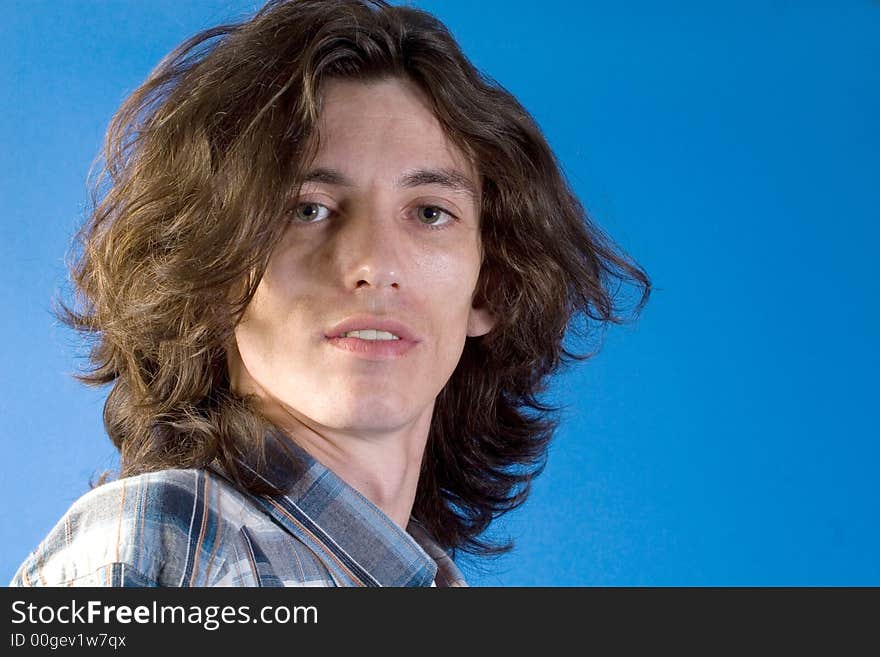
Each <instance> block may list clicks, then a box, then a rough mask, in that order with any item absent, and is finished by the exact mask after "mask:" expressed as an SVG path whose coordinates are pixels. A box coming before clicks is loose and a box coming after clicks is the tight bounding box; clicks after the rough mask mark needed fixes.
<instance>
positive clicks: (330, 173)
mask: <svg viewBox="0 0 880 657" xmlns="http://www.w3.org/2000/svg"><path fill="white" fill-rule="evenodd" d="M303 182H316V183H323V184H325V185H337V186H340V187H354V183H353V182H352V181H351V180H350V179H349V178H347V177H346V176H345V174H343V173H342V172H341V171H339V170H338V169H328V168H325V167H319V168H317V169H312V170H311V171H309V172H308V173H307V174H306V175H305V177H304V178H303ZM420 185H439V186H440V187H446V188H447V189H450V190H452V191H455V192H464V193H465V194H468V195H469V196H471V197H473V198H476V197H477V188H476V186H475V185H474V183H473V181H472V180H471V179H470V178H469V177H468V176H466V175H465V174H463V173H461V172H460V171H456V170H455V169H447V168H440V169H413V170H412V171H407V172H406V173H404V174H403V175H402V176H400V178H398V179H397V180H396V181H395V186H396V187H400V188H402V189H409V188H411V187H419V186H420Z"/></svg>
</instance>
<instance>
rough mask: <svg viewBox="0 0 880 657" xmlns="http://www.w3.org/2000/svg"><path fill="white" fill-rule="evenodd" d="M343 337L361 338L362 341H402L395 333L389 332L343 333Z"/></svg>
mask: <svg viewBox="0 0 880 657" xmlns="http://www.w3.org/2000/svg"><path fill="white" fill-rule="evenodd" d="M342 337H343V338H360V339H361V340H400V338H399V337H397V336H396V335H394V334H393V333H389V332H388V331H376V330H373V329H366V330H363V331H349V332H348V333H343V335H342Z"/></svg>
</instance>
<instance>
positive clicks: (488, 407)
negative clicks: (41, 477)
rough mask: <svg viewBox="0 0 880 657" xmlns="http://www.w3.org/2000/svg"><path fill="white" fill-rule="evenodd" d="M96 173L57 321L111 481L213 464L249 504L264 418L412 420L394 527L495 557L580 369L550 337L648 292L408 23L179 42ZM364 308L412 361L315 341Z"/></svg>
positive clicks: (271, 15)
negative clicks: (117, 463)
mask: <svg viewBox="0 0 880 657" xmlns="http://www.w3.org/2000/svg"><path fill="white" fill-rule="evenodd" d="M105 160H106V163H105V173H106V177H107V182H108V184H107V186H106V187H104V188H101V189H103V190H105V191H104V192H103V193H102V194H101V195H100V198H98V195H96V206H95V209H94V212H93V214H92V216H91V218H90V221H89V222H88V223H87V224H86V225H85V226H84V227H83V229H82V231H81V233H80V239H81V241H82V244H83V252H82V255H81V257H80V258H79V260H78V262H77V263H76V264H75V266H74V268H73V280H74V282H75V284H76V285H77V288H78V291H79V293H80V296H81V298H82V299H83V300H84V301H85V307H84V309H83V310H82V311H80V312H74V311H72V310H70V309H68V308H66V307H64V319H65V320H66V321H67V322H68V323H69V324H71V325H73V326H75V327H77V328H79V329H81V330H85V331H88V332H92V333H95V334H96V335H97V337H98V342H97V344H96V346H95V348H94V349H93V351H92V354H91V359H92V364H93V366H94V370H93V372H92V373H90V374H87V375H84V376H82V377H80V378H81V379H82V380H84V381H87V382H92V383H111V382H112V383H113V384H114V386H113V389H112V390H111V392H110V395H109V396H108V399H107V404H106V406H105V425H106V427H107V430H108V433H109V434H110V436H111V438H112V439H113V440H114V442H115V443H116V445H117V446H118V447H119V448H120V450H121V452H122V465H123V473H125V474H133V473H136V472H140V471H143V470H147V469H156V468H162V467H189V466H199V465H204V464H206V463H208V462H210V461H211V460H212V459H215V458H217V459H220V460H221V461H222V462H223V463H224V465H225V467H226V469H227V470H228V471H230V472H232V473H233V475H234V476H236V477H237V478H239V483H240V484H241V485H242V486H246V487H250V488H252V489H253V490H257V489H258V488H259V484H258V480H257V479H248V478H247V477H246V476H244V474H243V472H244V470H242V469H237V468H236V463H237V462H239V461H245V462H247V463H248V465H249V466H250V467H252V468H254V469H256V470H257V471H259V469H260V467H261V466H260V462H259V459H258V458H257V457H256V456H254V449H253V448H254V447H255V446H259V445H260V444H261V442H262V440H263V436H264V435H265V430H266V428H267V426H268V424H267V423H275V424H277V423H278V422H277V419H278V418H277V417H276V416H275V415H273V413H276V412H277V410H278V409H284V408H285V407H286V408H287V409H288V410H289V409H295V410H297V411H299V412H301V413H304V414H305V413H307V414H308V415H309V416H310V417H312V418H313V419H314V420H315V421H317V422H319V423H323V424H325V425H327V426H330V425H334V426H337V427H351V428H353V429H355V428H356V429H359V430H361V431H369V430H370V429H371V428H373V429H376V430H380V429H381V428H382V426H386V427H387V426H388V425H390V424H394V423H403V422H407V421H409V420H412V419H413V418H414V417H416V416H417V415H418V414H420V413H421V414H422V416H423V417H427V416H426V415H425V414H429V415H430V420H429V423H430V431H429V434H428V443H427V448H426V451H425V456H424V459H423V468H422V473H421V476H420V480H419V487H418V491H417V495H416V500H415V506H414V508H413V514H414V515H415V516H416V517H417V518H418V519H419V520H421V521H422V522H423V524H424V525H425V526H426V527H427V529H428V530H429V531H430V532H431V533H432V535H433V536H434V537H435V538H436V539H437V540H438V542H439V543H440V544H442V545H444V546H446V547H462V548H464V549H468V550H473V551H483V550H486V549H492V547H491V546H490V545H488V544H486V543H484V542H482V541H481V540H480V539H479V534H480V533H481V532H482V531H483V530H484V529H485V528H486V526H487V525H488V524H489V522H490V521H491V520H492V518H494V517H496V516H497V515H498V514H500V513H503V512H504V511H506V510H509V509H511V508H514V507H515V506H517V505H518V504H520V503H521V502H522V501H523V500H524V499H525V497H526V495H527V493H528V485H529V482H530V481H531V479H532V477H533V476H535V474H536V473H537V472H538V471H539V470H540V468H541V466H542V463H543V459H544V457H545V453H546V446H547V443H548V441H549V439H550V437H551V435H552V432H553V429H554V428H555V425H556V420H555V419H554V418H552V417H550V416H549V415H548V413H547V412H548V411H552V410H553V409H552V408H551V407H548V406H545V405H543V404H542V403H541V402H540V401H538V399H537V395H538V394H539V393H540V392H541V391H542V390H543V387H544V385H545V383H546V379H547V377H548V375H550V374H551V373H553V372H554V371H556V370H557V369H558V367H559V365H560V364H561V359H562V357H565V356H569V357H578V358H584V357H585V356H577V355H575V354H571V353H570V352H568V351H566V350H565V349H564V348H563V345H562V340H563V337H564V335H565V332H566V329H567V328H568V325H569V321H570V320H571V318H572V317H573V316H574V315H575V314H576V313H582V314H584V315H585V316H586V317H588V318H591V319H594V320H597V321H598V322H600V323H605V322H620V321H621V318H620V317H619V316H618V315H617V314H616V313H617V309H616V307H615V306H614V300H613V298H612V295H611V292H610V291H611V290H612V289H614V288H615V287H616V285H615V284H616V282H618V281H619V280H632V281H635V282H636V283H637V284H638V285H639V286H641V287H642V289H643V294H642V298H641V301H640V303H639V306H638V307H639V308H641V306H642V305H643V304H644V303H645V302H646V300H647V297H648V292H649V282H648V279H647V276H646V275H645V274H644V272H643V271H642V270H641V269H640V268H638V266H637V265H635V264H634V263H633V262H632V261H631V260H629V258H628V257H627V256H626V255H624V254H623V253H621V252H619V251H618V250H617V249H616V247H614V245H613V243H612V242H611V241H610V240H609V239H608V238H607V237H606V236H605V235H604V234H603V233H602V232H601V231H600V230H599V229H598V228H597V227H595V226H594V225H592V223H591V222H590V221H589V219H588V218H587V216H586V215H585V213H584V210H583V208H582V207H581V205H580V203H579V202H578V200H577V198H576V197H575V196H574V194H573V193H572V192H571V190H570V189H569V187H568V185H567V183H566V182H565V180H564V177H563V175H562V173H561V171H560V170H559V166H558V164H557V162H556V159H555V157H554V155H553V153H552V151H551V149H550V148H549V146H548V145H547V143H546V141H545V139H544V137H543V136H542V134H541V131H540V129H539V128H538V126H537V125H536V124H535V122H534V121H533V119H532V118H531V117H530V116H529V114H528V112H526V110H525V109H524V108H523V107H522V106H521V105H520V104H519V103H518V102H517V101H516V99H515V98H514V97H513V96H512V95H510V94H509V93H508V92H507V91H505V90H504V89H503V88H502V87H500V86H499V85H497V84H496V83H494V82H492V81H491V80H489V79H487V78H485V77H484V76H482V75H481V74H480V73H479V72H478V71H477V70H476V69H474V68H473V66H472V65H471V64H470V63H469V61H468V60H467V58H466V57H465V56H464V55H463V54H462V53H461V51H460V50H459V48H458V46H457V44H456V43H455V41H454V39H453V38H452V36H451V35H450V34H449V32H448V31H447V30H446V29H445V27H444V26H443V25H442V24H441V23H440V22H439V21H437V20H436V19H435V18H433V17H432V16H430V15H428V14H426V13H424V12H421V11H419V10H416V9H413V8H409V7H390V6H388V5H386V4H385V3H383V2H378V1H377V2H366V1H363V2H361V1H359V0H290V1H286V2H282V1H277V2H270V3H269V4H267V5H266V6H265V7H264V8H263V9H262V10H261V11H260V12H259V13H258V14H257V15H256V16H255V17H254V18H253V19H251V20H249V21H246V22H243V23H240V24H236V25H229V26H222V27H218V28H215V29H213V30H208V31H206V32H203V33H201V34H199V35H196V36H195V37H193V38H192V39H190V40H189V41H187V42H185V43H184V44H182V45H181V46H180V47H179V48H178V49H177V50H176V51H175V52H174V53H172V54H171V55H170V56H169V57H168V58H167V59H166V60H164V61H163V62H162V63H161V64H160V66H159V67H158V68H157V69H156V71H154V72H153V74H152V75H151V76H150V78H149V79H148V80H147V81H146V82H145V83H144V84H143V85H142V86H141V87H140V88H139V89H137V90H136V91H135V92H134V93H133V94H132V95H131V96H130V97H129V98H128V99H127V100H126V102H125V103H124V104H123V106H122V107H121V108H120V110H119V112H118V113H117V115H116V116H115V117H114V119H113V121H112V123H111V125H110V128H109V130H108V135H107V145H106V150H105ZM101 182H102V181H99V185H98V187H100V183H101ZM469 192H472V193H469ZM447 212H448V214H447ZM453 217H454V219H453ZM363 314H366V315H369V316H371V319H372V316H390V317H391V318H393V319H394V320H397V321H400V322H403V323H404V324H405V325H406V326H405V327H402V328H400V331H401V332H404V333H406V332H408V331H409V332H411V333H412V335H409V336H402V337H410V338H415V339H417V340H418V343H417V344H415V345H412V346H411V348H410V349H409V350H408V351H407V352H406V353H405V354H403V355H401V356H400V357H399V358H398V359H397V360H391V361H388V360H386V361H381V360H376V359H372V360H371V359H369V358H366V359H365V358H360V359H358V358H354V357H352V355H351V354H350V353H345V352H342V351H340V350H339V349H337V347H336V346H334V344H332V343H328V341H327V338H328V336H329V337H334V336H333V335H332V333H334V332H335V331H336V330H339V329H340V328H345V327H344V326H342V327H340V325H339V323H340V322H343V321H344V320H347V319H349V318H350V317H352V316H354V315H363ZM407 327H408V328H407ZM357 328H361V327H357ZM378 328H381V327H378ZM389 348H394V347H389ZM377 384H378V386H381V389H382V390H381V392H377V390H376V387H377ZM272 397H274V398H275V401H277V402H278V403H271V402H272V400H271V398H272ZM267 399H269V400H270V403H268V404H267V403H266V400H267ZM377 405H378V406H377ZM529 409H533V410H537V411H539V412H540V413H539V414H531V413H528V412H526V411H528V410H529Z"/></svg>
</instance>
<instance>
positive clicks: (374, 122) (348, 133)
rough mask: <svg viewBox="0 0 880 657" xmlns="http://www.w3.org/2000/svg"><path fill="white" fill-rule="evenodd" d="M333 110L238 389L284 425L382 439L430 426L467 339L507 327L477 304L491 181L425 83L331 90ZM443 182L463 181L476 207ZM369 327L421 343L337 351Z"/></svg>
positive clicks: (233, 353)
mask: <svg viewBox="0 0 880 657" xmlns="http://www.w3.org/2000/svg"><path fill="white" fill-rule="evenodd" d="M323 98H324V102H323V107H322V112H321V117H320V125H319V131H320V135H321V140H320V149H319V151H318V153H317V155H316V158H315V161H314V162H313V163H312V164H311V166H310V168H309V171H311V172H318V174H317V175H313V176H312V178H314V180H313V181H311V182H306V183H305V185H304V186H303V188H302V190H301V192H300V195H299V197H298V198H296V199H291V202H290V205H289V207H290V212H289V214H288V219H289V226H288V228H287V230H286V232H285V234H284V236H283V237H282V239H281V241H280V242H279V244H278V245H277V247H276V249H275V251H274V252H273V254H272V256H271V259H270V261H269V266H268V269H267V270H266V273H265V275H264V276H263V278H262V280H261V282H260V284H259V287H258V289H257V292H256V295H255V296H254V298H253V300H252V301H251V303H250V305H249V306H248V308H247V310H246V312H245V314H244V316H243V318H242V321H241V323H240V324H239V325H238V327H237V328H236V331H235V338H236V346H237V349H236V348H235V347H231V348H230V349H229V368H230V377H231V381H232V384H233V387H234V388H235V389H236V390H238V391H239V392H250V393H255V394H257V395H258V396H259V397H260V398H261V399H262V400H263V402H264V404H265V405H266V407H267V409H268V411H269V415H270V417H272V418H273V419H276V418H278V417H283V416H284V415H285V414H286V415H288V416H289V415H290V414H293V416H295V417H297V418H299V419H300V420H302V421H304V422H306V423H307V424H308V425H309V426H311V427H312V428H313V429H316V430H319V431H320V430H322V429H324V430H327V429H336V430H339V431H346V432H354V433H357V434H358V435H360V436H363V437H380V436H381V435H383V434H385V433H387V432H389V431H395V430H401V429H405V428H406V427H407V426H412V425H413V424H414V423H416V422H417V421H418V420H419V419H422V420H424V418H425V417H426V414H427V416H428V417H430V413H431V411H432V409H433V404H434V400H435V398H436V396H437V395H438V393H439V392H440V390H441V389H442V388H443V386H444V385H445V384H446V382H447V380H448V379H449V377H450V375H451V374H452V372H453V370H454V369H455V367H456V365H457V364H458V361H459V358H460V356H461V353H462V349H463V347H464V342H465V337H466V336H468V335H470V336H476V335H483V334H485V333H487V332H488V331H489V330H491V328H492V326H493V325H494V321H493V320H492V318H491V317H490V316H489V315H488V314H487V313H486V311H485V310H482V309H475V308H473V307H472V303H471V302H472V297H473V293H474V289H475V286H476V283H477V277H478V274H479V271H480V264H481V247H480V231H479V207H480V200H479V192H480V190H479V181H478V178H477V175H476V173H475V171H474V169H473V168H472V167H471V165H470V164H469V162H468V161H467V158H466V157H465V156H464V155H463V154H462V153H461V151H460V150H459V149H457V148H456V147H454V146H453V145H452V144H451V142H449V141H448V140H447V138H446V136H445V134H444V133H443V130H442V129H441V127H440V124H439V122H438V121H437V119H436V118H435V117H434V115H433V113H432V112H431V110H430V108H429V105H428V103H427V100H426V99H425V98H424V96H423V95H422V93H421V91H420V90H419V89H418V88H417V87H416V86H415V85H413V84H412V83H411V82H408V81H403V80H398V79H389V80H383V81H380V82H372V83H362V82H357V81H341V80H330V81H328V82H327V84H326V85H325V86H324V93H323ZM416 172H422V173H420V174H418V175H414V174H416ZM426 172H427V173H426ZM431 172H434V173H431ZM436 172H445V173H446V174H449V173H453V174H458V175H460V176H461V177H462V179H463V180H464V181H465V182H469V184H470V185H471V186H472V187H473V188H474V190H475V191H476V195H471V194H470V193H468V191H467V190H466V189H464V188H462V186H461V185H455V184H452V183H449V182H448V180H447V181H445V182H444V178H443V176H438V175H436ZM447 178H449V176H448V175H447ZM356 316H361V317H363V316H366V317H367V319H366V321H365V322H361V323H363V324H364V326H360V325H359V326H356V327H355V328H371V325H372V324H374V323H376V322H377V321H378V320H377V319H373V318H378V319H386V320H394V321H397V322H400V323H401V324H403V325H405V327H407V328H408V330H409V332H410V333H411V335H410V336H409V337H411V338H413V339H412V340H406V339H403V340H399V341H391V342H370V341H367V340H364V339H360V338H356V337H355V338H349V339H346V340H343V339H331V338H333V334H334V333H335V331H334V328H335V327H337V326H338V325H339V324H340V322H343V321H345V320H347V319H349V318H352V317H356ZM336 332H338V331H336ZM393 332H394V331H392V333H393ZM404 332H405V331H404V329H401V330H400V331H397V333H404ZM328 336H330V337H328ZM380 337H381V334H380ZM400 337H401V338H404V337H405V336H403V335H401V336H400ZM346 347H347V348H346ZM350 349H354V351H352V350H350Z"/></svg>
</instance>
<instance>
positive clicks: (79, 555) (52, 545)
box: [11, 469, 255, 586]
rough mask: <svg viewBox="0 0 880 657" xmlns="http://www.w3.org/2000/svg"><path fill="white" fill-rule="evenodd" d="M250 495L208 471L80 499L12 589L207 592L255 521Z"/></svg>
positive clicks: (172, 474) (110, 487)
mask: <svg viewBox="0 0 880 657" xmlns="http://www.w3.org/2000/svg"><path fill="white" fill-rule="evenodd" d="M254 513H255V511H254V508H253V505H252V504H250V502H249V498H248V496H247V495H245V494H243V493H241V492H240V491H238V490H237V489H236V488H235V487H233V486H232V485H231V484H230V483H229V482H227V481H226V480H225V479H223V478H222V477H220V476H218V475H217V474H215V473H213V472H212V471H211V470H207V469H186V470H184V469H169V470H161V471H157V472H149V473H144V474H140V475H135V476H132V477H125V478H122V479H118V480H115V481H112V482H109V483H106V484H104V485H102V486H98V487H96V488H94V489H92V490H90V491H89V492H87V493H86V494H84V495H83V496H82V497H80V498H79V499H78V500H77V501H76V502H74V503H73V505H72V506H71V507H70V508H69V509H68V510H67V512H66V513H65V514H64V515H63V516H62V517H61V519H60V520H59V521H58V522H57V523H56V525H55V526H54V527H53V528H52V530H51V531H50V532H49V534H48V535H47V536H46V538H45V539H44V540H43V541H41V542H40V544H39V545H38V546H37V548H36V549H35V550H34V551H33V552H32V553H31V554H30V555H29V556H28V558H27V559H26V560H25V562H24V563H23V564H22V565H21V567H20V568H19V569H18V572H16V574H15V576H14V578H13V581H12V583H11V584H12V585H22V586H40V585H42V586H67V585H78V586H125V585H130V586H205V585H209V584H210V583H211V582H212V579H213V578H215V577H217V576H218V574H219V571H220V568H221V567H222V564H223V561H224V560H225V557H226V554H225V551H224V550H223V549H222V545H223V544H224V543H228V542H229V537H230V536H233V535H234V534H235V532H237V531H238V530H239V529H240V527H241V526H242V525H243V524H245V523H247V521H248V516H249V515H251V516H253V515H254Z"/></svg>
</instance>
